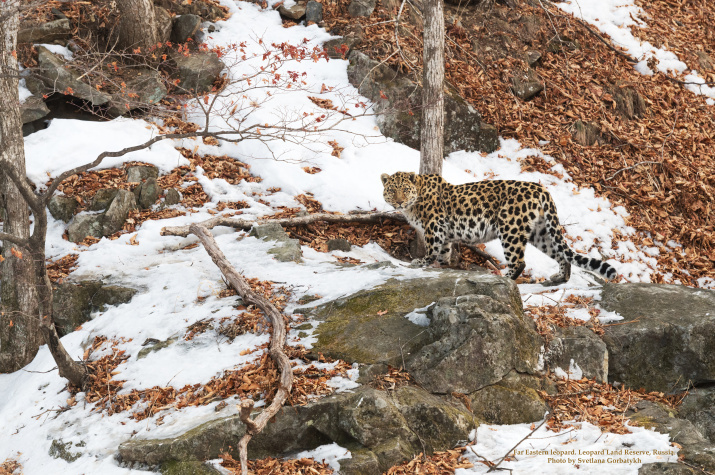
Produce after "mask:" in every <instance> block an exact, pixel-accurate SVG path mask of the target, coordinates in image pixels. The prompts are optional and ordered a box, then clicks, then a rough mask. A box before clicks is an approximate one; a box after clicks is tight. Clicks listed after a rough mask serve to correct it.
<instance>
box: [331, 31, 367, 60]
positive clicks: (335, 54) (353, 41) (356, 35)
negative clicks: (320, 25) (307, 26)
mask: <svg viewBox="0 0 715 475" xmlns="http://www.w3.org/2000/svg"><path fill="white" fill-rule="evenodd" d="M364 39H365V32H364V30H363V27H362V26H361V25H360V24H359V23H358V24H355V25H352V26H351V27H349V28H348V31H347V32H346V33H345V36H343V37H342V38H335V39H332V40H330V41H326V42H325V45H324V46H325V50H326V51H327V52H328V57H330V58H332V59H345V58H347V57H348V56H349V55H350V52H351V51H352V49H353V48H354V47H356V46H359V45H360V44H361V43H362V42H363V40H364ZM343 45H345V47H344V48H343Z"/></svg>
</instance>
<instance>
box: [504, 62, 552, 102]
mask: <svg viewBox="0 0 715 475" xmlns="http://www.w3.org/2000/svg"><path fill="white" fill-rule="evenodd" d="M511 89H512V91H514V95H515V96H516V97H518V98H519V99H522V100H525V101H528V100H531V99H533V98H534V97H535V96H536V95H537V94H538V93H540V92H541V91H543V90H544V84H543V83H542V82H541V79H539V75H538V74H536V71H534V70H533V69H531V68H529V69H527V70H526V71H520V72H518V73H516V74H514V77H513V78H512V87H511Z"/></svg>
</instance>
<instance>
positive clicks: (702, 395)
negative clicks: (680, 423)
mask: <svg viewBox="0 0 715 475" xmlns="http://www.w3.org/2000/svg"><path fill="white" fill-rule="evenodd" d="M678 414H679V415H680V417H683V418H685V419H687V420H689V421H690V422H692V423H693V425H694V426H695V427H697V429H698V430H699V431H700V433H702V434H703V435H704V436H705V437H706V438H708V439H709V440H710V442H712V443H715V388H713V387H704V388H695V389H691V390H690V391H688V395H687V396H686V397H685V399H684V400H683V403H682V404H681V405H680V407H679V408H678Z"/></svg>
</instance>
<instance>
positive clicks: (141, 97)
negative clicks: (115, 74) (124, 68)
mask: <svg viewBox="0 0 715 475" xmlns="http://www.w3.org/2000/svg"><path fill="white" fill-rule="evenodd" d="M166 93H167V90H166V86H165V85H164V81H163V79H162V77H161V74H159V73H158V72H157V71H152V70H149V69H143V70H140V71H137V76H136V77H135V78H133V79H131V80H129V81H127V87H126V89H125V90H124V91H122V92H120V93H117V94H114V96H112V100H111V102H110V105H109V109H108V112H109V114H111V115H115V116H117V115H123V114H126V113H127V112H129V111H131V110H134V109H136V108H138V107H146V106H148V105H151V104H156V103H158V102H159V101H161V100H162V99H163V98H164V97H166Z"/></svg>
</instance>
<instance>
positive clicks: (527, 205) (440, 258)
mask: <svg viewBox="0 0 715 475" xmlns="http://www.w3.org/2000/svg"><path fill="white" fill-rule="evenodd" d="M381 179H382V184H383V187H384V192H383V196H384V198H385V201H386V202H387V203H388V204H389V205H391V206H392V207H394V208H395V209H396V210H398V211H399V212H400V213H402V215H403V216H404V217H405V218H406V220H407V222H408V223H409V224H410V225H411V226H412V227H414V228H415V230H416V231H417V232H418V233H419V234H420V235H421V236H422V238H423V239H424V242H425V247H426V251H427V252H426V255H425V257H424V258H422V259H415V260H414V261H413V262H412V264H413V265H415V266H429V265H434V264H435V263H438V264H439V265H440V266H448V265H449V262H450V256H451V252H452V243H465V244H468V245H474V244H479V243H485V242H488V241H491V240H493V239H497V238H498V239H499V240H500V241H501V245H502V248H503V250H504V256H505V257H506V260H507V263H508V269H507V272H506V277H508V278H510V279H512V280H516V279H517V278H518V277H519V276H520V275H521V273H522V272H523V271H524V268H525V266H526V263H525V261H524V252H525V250H526V245H527V243H531V244H532V245H533V246H535V247H536V248H537V249H539V250H541V251H542V252H544V253H545V254H546V255H548V256H549V257H551V258H552V259H554V260H555V261H556V262H558V264H559V271H558V273H556V274H554V275H552V276H551V278H550V279H549V280H547V281H546V282H543V284H544V285H558V284H561V283H564V282H567V281H568V280H569V279H570V278H571V265H572V264H573V265H576V266H578V267H581V268H584V269H586V270H590V271H593V272H597V273H598V274H600V275H601V276H603V277H605V278H606V279H614V278H615V277H616V275H617V272H616V269H615V268H614V267H613V266H612V265H610V264H608V263H607V262H604V261H602V260H599V259H594V258H590V257H586V256H583V255H580V254H577V253H576V252H574V251H573V250H572V249H571V248H570V247H569V246H568V244H567V243H566V241H565V239H564V236H563V228H562V227H561V225H560V224H559V218H558V216H557V214H556V205H555V204H554V200H553V198H552V197H551V194H550V193H549V192H548V191H547V189H546V188H545V187H544V186H543V185H541V184H539V183H533V182H528V181H517V180H483V181H478V182H473V183H465V184H463V185H452V184H450V183H449V182H447V181H446V180H445V179H444V178H442V177H441V176H440V175H417V174H415V173H411V172H396V173H394V174H392V175H388V174H387V173H383V174H382V175H381Z"/></svg>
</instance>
